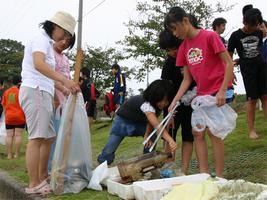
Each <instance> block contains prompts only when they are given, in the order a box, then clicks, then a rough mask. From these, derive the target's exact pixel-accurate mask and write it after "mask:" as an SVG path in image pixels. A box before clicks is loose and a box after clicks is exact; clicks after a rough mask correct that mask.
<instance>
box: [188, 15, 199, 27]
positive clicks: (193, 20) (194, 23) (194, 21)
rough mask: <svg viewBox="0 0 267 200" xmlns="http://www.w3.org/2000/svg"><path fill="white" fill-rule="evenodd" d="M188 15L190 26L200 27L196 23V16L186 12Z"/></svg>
mask: <svg viewBox="0 0 267 200" xmlns="http://www.w3.org/2000/svg"><path fill="white" fill-rule="evenodd" d="M188 17H189V21H190V23H191V24H192V26H193V27H194V28H197V29H200V26H199V25H198V20H197V18H196V16H195V15H193V14H188Z"/></svg>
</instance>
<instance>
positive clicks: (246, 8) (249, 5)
mask: <svg viewBox="0 0 267 200" xmlns="http://www.w3.org/2000/svg"><path fill="white" fill-rule="evenodd" d="M251 8H253V5H252V4H248V5H245V6H244V7H243V9H242V14H243V16H244V15H245V14H246V12H247V11H248V10H250V9H251Z"/></svg>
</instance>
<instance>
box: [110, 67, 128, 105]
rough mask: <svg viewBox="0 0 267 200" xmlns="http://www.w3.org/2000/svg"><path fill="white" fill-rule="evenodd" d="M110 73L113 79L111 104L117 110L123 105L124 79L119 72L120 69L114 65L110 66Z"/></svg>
mask: <svg viewBox="0 0 267 200" xmlns="http://www.w3.org/2000/svg"><path fill="white" fill-rule="evenodd" d="M111 72H112V74H113V75H114V77H115V80H114V87H113V95H114V97H113V103H114V105H115V109H116V110H117V109H118V108H119V107H120V105H122V104H123V102H124V100H125V95H126V79H125V74H123V73H122V72H121V67H120V66H119V65H118V64H117V63H115V64H113V65H112V66H111Z"/></svg>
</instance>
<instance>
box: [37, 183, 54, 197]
mask: <svg viewBox="0 0 267 200" xmlns="http://www.w3.org/2000/svg"><path fill="white" fill-rule="evenodd" d="M38 192H39V193H40V194H41V195H46V194H49V193H51V192H52V188H51V186H50V184H48V183H46V185H45V186H43V187H41V188H39V189H38Z"/></svg>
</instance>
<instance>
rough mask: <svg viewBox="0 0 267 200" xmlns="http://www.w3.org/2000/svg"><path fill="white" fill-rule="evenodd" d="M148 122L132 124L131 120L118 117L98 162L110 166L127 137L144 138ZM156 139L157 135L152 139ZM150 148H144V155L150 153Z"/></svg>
mask: <svg viewBox="0 0 267 200" xmlns="http://www.w3.org/2000/svg"><path fill="white" fill-rule="evenodd" d="M146 126H147V122H132V121H130V120H127V119H124V118H122V117H120V116H116V118H115V120H114V122H113V124H112V128H111V131H110V136H109V138H108V142H107V144H106V145H105V147H104V149H103V150H102V152H101V154H100V155H99V156H98V158H97V161H98V162H99V163H102V162H104V161H107V163H108V165H110V164H111V163H112V162H113V161H114V158H115V152H116V150H117V148H118V146H119V145H120V143H121V141H122V140H123V139H124V138H125V137H127V136H128V137H131V136H142V137H144V134H145V131H146ZM155 139H156V135H154V137H152V138H151V140H152V141H154V140H155ZM148 152H149V148H144V153H148Z"/></svg>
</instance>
